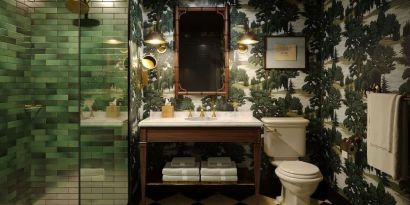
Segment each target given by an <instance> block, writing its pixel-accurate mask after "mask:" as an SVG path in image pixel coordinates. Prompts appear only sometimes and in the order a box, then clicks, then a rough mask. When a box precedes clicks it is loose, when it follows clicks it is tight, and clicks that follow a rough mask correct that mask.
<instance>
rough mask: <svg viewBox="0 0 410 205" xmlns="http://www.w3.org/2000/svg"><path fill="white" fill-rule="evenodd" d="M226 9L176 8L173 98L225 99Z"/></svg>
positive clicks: (226, 57)
mask: <svg viewBox="0 0 410 205" xmlns="http://www.w3.org/2000/svg"><path fill="white" fill-rule="evenodd" d="M227 17H228V9H227V8H226V7H177V8H176V15H175V58H174V59H175V96H178V95H225V96H227V95H228V83H229V82H228V80H229V68H228V53H229V50H228V18H227Z"/></svg>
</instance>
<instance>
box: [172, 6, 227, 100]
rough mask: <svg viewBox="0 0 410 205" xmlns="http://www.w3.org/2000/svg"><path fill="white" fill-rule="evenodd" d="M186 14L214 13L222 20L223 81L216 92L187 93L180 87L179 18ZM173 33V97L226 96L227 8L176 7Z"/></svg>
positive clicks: (187, 91)
mask: <svg viewBox="0 0 410 205" xmlns="http://www.w3.org/2000/svg"><path fill="white" fill-rule="evenodd" d="M187 12H216V13H218V14H220V15H221V16H222V17H223V20H224V29H223V36H224V79H223V84H222V87H221V88H219V89H217V90H213V91H212V90H204V91H189V90H187V89H185V88H183V87H182V85H181V82H180V57H181V56H180V55H179V52H180V40H179V35H180V28H179V24H180V18H181V16H182V15H184V14H186V13H187ZM174 17H175V21H174V23H175V32H174V39H175V42H174V43H175V45H174V78H175V97H177V96H180V95H220V96H228V91H229V22H228V21H229V8H228V6H227V5H225V6H224V7H178V6H177V7H176V8H175V15H174Z"/></svg>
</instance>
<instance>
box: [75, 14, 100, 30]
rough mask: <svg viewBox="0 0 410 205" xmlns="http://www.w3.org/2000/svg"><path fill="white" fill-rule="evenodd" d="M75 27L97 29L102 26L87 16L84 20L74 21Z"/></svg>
mask: <svg viewBox="0 0 410 205" xmlns="http://www.w3.org/2000/svg"><path fill="white" fill-rule="evenodd" d="M73 25H74V26H79V27H95V26H99V25H100V21H99V20H97V19H89V18H88V14H85V15H84V18H83V19H74V20H73Z"/></svg>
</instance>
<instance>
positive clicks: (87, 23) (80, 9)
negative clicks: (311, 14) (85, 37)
mask: <svg viewBox="0 0 410 205" xmlns="http://www.w3.org/2000/svg"><path fill="white" fill-rule="evenodd" d="M65 6H66V7H67V9H68V10H69V11H71V12H72V13H76V14H80V15H81V14H84V18H83V19H75V20H73V25H74V26H79V27H94V26H99V25H100V21H98V20H97V19H89V18H88V11H89V10H90V6H89V5H88V1H87V0H66V1H65Z"/></svg>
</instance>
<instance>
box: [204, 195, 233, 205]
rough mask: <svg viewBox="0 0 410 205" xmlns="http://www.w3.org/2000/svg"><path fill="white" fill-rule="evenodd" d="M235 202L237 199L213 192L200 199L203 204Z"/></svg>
mask: <svg viewBox="0 0 410 205" xmlns="http://www.w3.org/2000/svg"><path fill="white" fill-rule="evenodd" d="M237 202H238V201H237V200H235V199H232V198H230V197H227V196H224V195H221V194H215V195H213V196H211V197H208V198H206V199H204V200H202V201H201V203H202V204H204V205H234V204H235V203H237Z"/></svg>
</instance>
